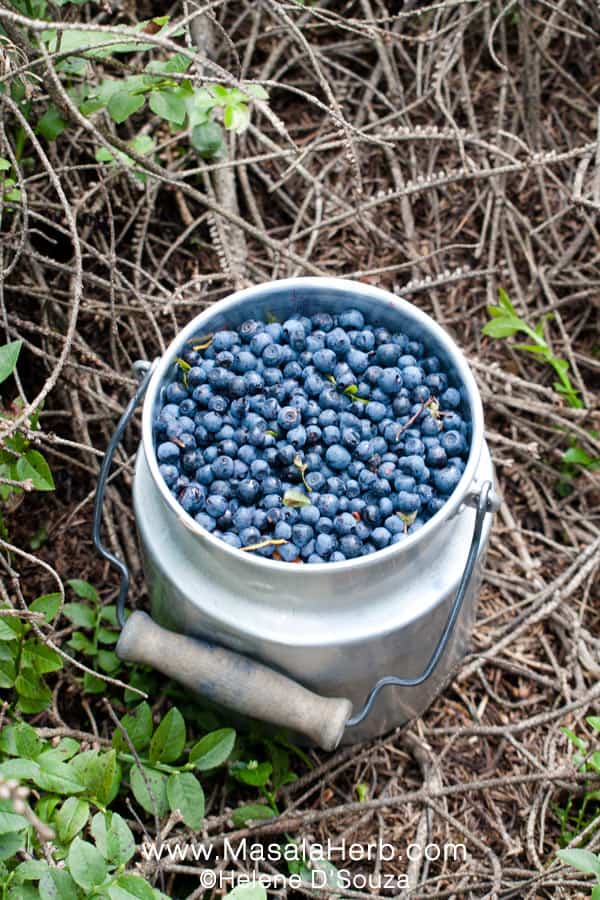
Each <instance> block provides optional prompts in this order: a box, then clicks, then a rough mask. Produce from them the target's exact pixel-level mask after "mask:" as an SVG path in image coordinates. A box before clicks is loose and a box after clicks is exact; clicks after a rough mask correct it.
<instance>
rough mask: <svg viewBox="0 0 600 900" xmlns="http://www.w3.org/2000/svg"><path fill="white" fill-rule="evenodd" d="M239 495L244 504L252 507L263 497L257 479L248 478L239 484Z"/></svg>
mask: <svg viewBox="0 0 600 900" xmlns="http://www.w3.org/2000/svg"><path fill="white" fill-rule="evenodd" d="M237 495H238V497H239V498H240V500H241V501H242V503H246V504H248V505H250V504H251V503H254V502H255V501H256V500H257V499H258V498H259V497H260V495H261V487H260V484H259V483H258V481H257V480H256V479H255V478H246V479H244V481H241V482H240V483H239V484H238V486H237Z"/></svg>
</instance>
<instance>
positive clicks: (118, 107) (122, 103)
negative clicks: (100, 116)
mask: <svg viewBox="0 0 600 900" xmlns="http://www.w3.org/2000/svg"><path fill="white" fill-rule="evenodd" d="M145 102H146V98H145V97H144V95H143V94H129V93H128V92H127V91H117V93H116V94H113V95H112V97H111V98H110V100H109V101H108V103H107V105H106V109H107V110H108V114H109V116H110V117H111V119H112V120H113V122H116V123H117V125H120V124H121V123H122V122H124V121H125V120H126V119H128V118H129V116H132V115H133V113H134V112H137V111H138V109H140V107H142V106H143V105H144V103H145Z"/></svg>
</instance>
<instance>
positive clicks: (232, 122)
mask: <svg viewBox="0 0 600 900" xmlns="http://www.w3.org/2000/svg"><path fill="white" fill-rule="evenodd" d="M223 122H224V124H225V127H226V128H229V130H230V131H235V132H236V134H241V132H242V131H245V130H246V128H247V127H248V124H249V122H250V111H249V110H248V107H247V106H246V104H245V103H239V104H238V105H237V106H228V107H226V109H225V112H224V114H223Z"/></svg>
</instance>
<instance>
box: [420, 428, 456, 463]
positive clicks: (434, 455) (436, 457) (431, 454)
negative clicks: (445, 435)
mask: <svg viewBox="0 0 600 900" xmlns="http://www.w3.org/2000/svg"><path fill="white" fill-rule="evenodd" d="M450 433H452V432H450ZM425 461H426V463H427V465H428V466H431V467H432V468H434V469H442V468H443V467H444V466H445V465H446V463H447V461H448V456H447V454H446V451H445V450H444V448H443V447H442V446H440V444H438V445H437V446H435V447H429V449H428V450H427V453H426V455H425Z"/></svg>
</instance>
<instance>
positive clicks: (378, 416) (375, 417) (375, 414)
mask: <svg viewBox="0 0 600 900" xmlns="http://www.w3.org/2000/svg"><path fill="white" fill-rule="evenodd" d="M366 413H367V416H368V417H369V419H370V420H371V422H381V420H382V419H383V417H384V416H385V414H386V408H385V405H384V404H383V403H379V402H377V401H376V400H375V401H374V400H372V401H371V402H369V403H367V406H366Z"/></svg>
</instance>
